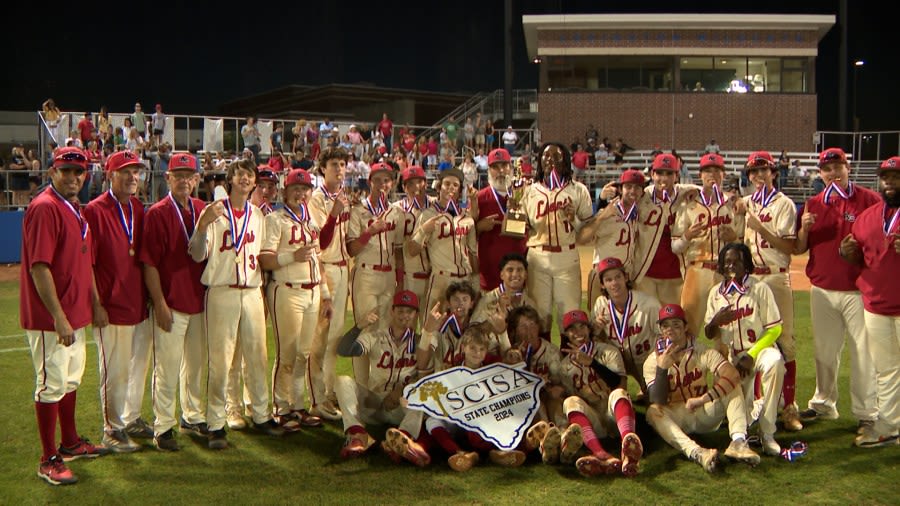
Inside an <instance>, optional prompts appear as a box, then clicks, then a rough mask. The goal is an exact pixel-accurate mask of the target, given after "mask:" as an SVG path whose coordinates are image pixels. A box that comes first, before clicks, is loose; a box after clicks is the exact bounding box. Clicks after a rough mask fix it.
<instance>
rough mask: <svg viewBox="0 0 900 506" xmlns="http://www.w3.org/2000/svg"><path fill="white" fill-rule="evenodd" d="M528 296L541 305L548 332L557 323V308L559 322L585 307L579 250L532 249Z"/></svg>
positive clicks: (539, 312) (529, 264) (538, 308)
mask: <svg viewBox="0 0 900 506" xmlns="http://www.w3.org/2000/svg"><path fill="white" fill-rule="evenodd" d="M527 288H528V295H530V296H531V298H532V299H533V300H534V301H535V302H536V303H537V306H538V307H536V308H535V309H537V312H538V315H540V317H541V320H542V321H543V324H544V326H545V327H544V328H543V329H542V330H543V331H544V332H549V331H550V328H551V327H552V323H553V306H554V304H555V305H556V311H557V315H558V318H559V319H560V320H562V315H563V314H565V313H566V312H567V311H571V310H573V309H578V308H580V307H581V260H580V259H579V257H578V250H577V249H575V248H573V249H565V247H563V251H544V250H543V249H541V247H536V248H528V287H527Z"/></svg>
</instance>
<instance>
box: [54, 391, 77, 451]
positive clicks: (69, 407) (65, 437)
mask: <svg viewBox="0 0 900 506" xmlns="http://www.w3.org/2000/svg"><path fill="white" fill-rule="evenodd" d="M75 392H76V390H72V391H71V392H69V393H67V394H66V395H64V396H63V398H62V399H60V401H59V430H60V433H61V436H62V444H63V446H65V447H71V446H75V444H76V443H78V429H77V427H76V425H75V397H76V394H75Z"/></svg>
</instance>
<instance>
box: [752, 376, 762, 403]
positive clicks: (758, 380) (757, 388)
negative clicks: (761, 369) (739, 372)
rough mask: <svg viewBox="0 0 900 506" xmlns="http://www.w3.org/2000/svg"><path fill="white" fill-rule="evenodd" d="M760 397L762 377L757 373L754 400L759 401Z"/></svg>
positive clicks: (754, 384)
mask: <svg viewBox="0 0 900 506" xmlns="http://www.w3.org/2000/svg"><path fill="white" fill-rule="evenodd" d="M760 397H762V377H761V376H760V375H759V373H756V376H754V377H753V398H754V399H759V398H760Z"/></svg>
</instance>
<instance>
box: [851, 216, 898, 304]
mask: <svg viewBox="0 0 900 506" xmlns="http://www.w3.org/2000/svg"><path fill="white" fill-rule="evenodd" d="M898 213H900V211H898V210H897V209H896V208H894V209H891V208H889V207H887V205H886V204H885V203H883V202H882V203H880V204H875V205H874V206H872V207H870V208H868V209H866V210H865V211H863V212H862V214H860V215H859V218H858V219H857V220H856V223H854V224H853V238H854V239H856V240H857V242H859V247H860V248H861V249H862V254H863V264H864V265H865V267H864V268H863V269H862V272H861V273H860V275H859V278H858V279H857V280H856V286H858V287H859V291H860V292H862V300H863V306H864V307H865V308H866V311H868V312H870V313H875V314H879V315H883V316H900V292H898V291H897V289H896V283H897V273H900V254H897V252H896V251H894V244H893V241H894V240H897V239H893V240H889V234H895V235H900V218H897V215H898ZM888 228H889V230H888V231H887V232H885V229H888ZM844 265H846V262H845V264H844Z"/></svg>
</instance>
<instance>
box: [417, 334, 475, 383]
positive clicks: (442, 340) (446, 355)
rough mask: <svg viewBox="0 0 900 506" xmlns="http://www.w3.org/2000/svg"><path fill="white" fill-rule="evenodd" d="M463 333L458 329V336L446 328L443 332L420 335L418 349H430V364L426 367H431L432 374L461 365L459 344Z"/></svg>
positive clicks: (461, 357)
mask: <svg viewBox="0 0 900 506" xmlns="http://www.w3.org/2000/svg"><path fill="white" fill-rule="evenodd" d="M464 331H465V329H460V334H459V335H457V334H456V332H455V331H454V330H453V329H452V328H449V327H448V328H447V329H446V330H445V331H444V332H429V331H425V332H424V333H423V334H422V341H421V342H420V343H419V347H420V348H422V349H428V348H430V349H431V364H427V365H429V366H431V365H433V366H434V372H438V371H443V370H444V369H449V368H451V367H455V366H457V365H460V364H462V359H463V356H462V348H461V347H460V345H459V344H460V341H462V332H464Z"/></svg>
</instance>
